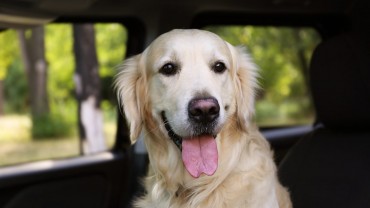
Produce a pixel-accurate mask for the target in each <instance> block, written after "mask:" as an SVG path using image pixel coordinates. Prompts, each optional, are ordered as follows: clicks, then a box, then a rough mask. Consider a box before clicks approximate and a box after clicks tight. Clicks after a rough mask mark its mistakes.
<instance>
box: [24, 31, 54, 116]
mask: <svg viewBox="0 0 370 208" xmlns="http://www.w3.org/2000/svg"><path fill="white" fill-rule="evenodd" d="M18 36H19V42H20V46H21V47H20V48H21V54H22V59H23V63H24V68H25V70H26V73H27V78H28V89H29V92H30V93H29V98H30V103H31V113H32V116H33V117H38V116H44V115H45V114H48V113H49V102H48V93H47V63H46V59H45V40H44V27H36V28H33V29H31V36H30V37H26V31H25V30H20V31H19V32H18Z"/></svg>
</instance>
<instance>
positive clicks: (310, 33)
mask: <svg viewBox="0 0 370 208" xmlns="http://www.w3.org/2000/svg"><path fill="white" fill-rule="evenodd" d="M206 29H207V30H210V31H212V32H215V33H216V34H219V35H220V36H221V37H222V38H223V39H225V40H226V41H228V42H230V43H231V44H233V45H244V46H246V47H247V49H248V50H249V52H250V53H251V56H252V57H253V59H254V60H255V62H256V64H257V65H258V66H259V68H260V70H259V73H260V78H259V84H260V86H261V89H262V90H261V91H260V92H259V93H258V97H257V98H258V100H257V103H256V108H257V121H261V120H264V119H265V118H272V117H286V118H288V117H295V116H299V115H300V116H302V115H303V117H312V115H313V106H312V105H311V102H309V100H308V99H309V94H310V92H309V89H308V87H307V86H308V81H307V79H308V76H307V74H308V63H309V60H310V56H311V54H312V52H313V49H314V48H315V47H316V45H317V44H318V42H319V40H320V38H319V37H318V35H317V33H316V32H315V31H314V30H313V29H309V28H288V27H256V26H213V27H207V28H206ZM302 83H303V84H302Z"/></svg>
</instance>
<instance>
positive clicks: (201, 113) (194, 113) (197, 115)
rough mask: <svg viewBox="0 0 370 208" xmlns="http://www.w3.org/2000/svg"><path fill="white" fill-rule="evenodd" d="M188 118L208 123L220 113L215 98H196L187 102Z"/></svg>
mask: <svg viewBox="0 0 370 208" xmlns="http://www.w3.org/2000/svg"><path fill="white" fill-rule="evenodd" d="M188 112H189V118H190V119H192V120H193V121H196V122H199V123H209V122H212V121H214V120H215V119H216V118H218V116H219V115H220V105H219V104H218V102H217V100H216V99H215V98H197V99H193V100H191V101H190V102H189V106H188Z"/></svg>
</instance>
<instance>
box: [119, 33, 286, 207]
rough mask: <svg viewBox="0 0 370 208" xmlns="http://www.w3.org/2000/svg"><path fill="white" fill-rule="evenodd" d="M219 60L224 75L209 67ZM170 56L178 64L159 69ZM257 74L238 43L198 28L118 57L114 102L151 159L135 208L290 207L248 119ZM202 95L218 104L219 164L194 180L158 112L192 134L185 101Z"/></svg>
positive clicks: (269, 157)
mask: <svg viewBox="0 0 370 208" xmlns="http://www.w3.org/2000/svg"><path fill="white" fill-rule="evenodd" d="M218 60H222V61H223V62H224V63H225V65H226V67H227V71H226V72H225V73H222V74H217V73H215V72H214V71H212V70H211V69H210V65H211V64H212V63H214V62H215V61H218ZM168 62H171V63H172V62H174V63H177V64H178V65H179V68H180V69H179V72H178V73H177V74H176V75H174V76H165V75H163V74H161V73H159V69H160V68H161V66H163V64H165V63H168ZM256 76H257V70H256V67H255V65H254V64H253V62H252V61H251V59H250V58H249V56H248V54H247V53H246V52H245V50H244V49H243V48H238V47H234V46H231V45H230V44H228V43H227V42H225V41H223V40H222V39H220V38H219V37H218V36H217V35H215V34H213V33H210V32H206V31H201V30H174V31H171V32H169V33H166V34H164V35H162V36H160V37H159V38H157V39H156V40H155V41H154V42H153V43H152V44H151V45H150V46H149V47H148V48H147V49H146V50H145V51H144V52H143V53H142V54H139V55H137V56H134V57H132V58H129V59H128V60H126V61H125V62H124V63H123V65H122V67H121V71H120V72H119V74H118V75H117V79H116V87H117V90H118V95H119V100H120V102H121V104H123V108H124V113H125V116H126V118H127V120H128V121H129V123H130V131H131V135H130V137H131V140H132V142H135V141H136V139H137V138H138V136H139V134H140V133H141V132H143V134H144V135H145V136H144V141H145V144H146V147H147V149H148V154H149V159H150V165H149V172H148V175H147V177H146V179H145V189H146V191H147V194H146V195H145V196H144V197H142V198H140V199H138V200H136V201H135V206H136V207H151V208H167V207H171V208H177V207H184V208H185V207H192V208H198V207H199V208H203V207H210V208H218V207H227V208H238V207H248V208H252V207H253V208H274V207H280V208H285V207H291V203H290V198H289V194H288V192H287V191H286V190H285V188H284V187H282V186H281V185H280V184H279V182H278V180H277V176H276V167H275V164H274V162H273V159H272V158H273V155H272V153H271V150H270V146H269V144H268V142H267V141H266V140H265V139H264V138H263V136H262V135H261V134H260V133H259V132H258V130H257V128H256V127H255V126H254V125H253V124H252V123H251V118H252V116H253V113H254V92H255V90H256V88H257V84H256ZM199 93H206V94H208V95H212V96H213V97H215V98H216V99H217V100H218V102H219V104H220V108H221V112H220V118H219V120H220V122H219V125H218V126H217V130H218V134H217V138H216V143H217V148H218V154H219V159H218V164H219V165H218V169H217V171H216V172H215V174H214V175H212V176H207V175H201V176H200V177H199V178H193V177H191V176H190V175H189V173H188V172H187V171H186V169H185V168H184V165H183V162H182V159H181V151H180V150H179V149H178V148H177V147H176V146H175V145H174V143H173V142H172V140H171V139H170V138H169V136H168V134H167V131H166V129H165V128H164V124H163V121H162V120H161V116H160V114H161V112H163V111H164V112H166V116H168V122H169V123H170V124H171V126H172V127H173V130H174V132H176V133H177V134H179V135H180V136H191V135H189V134H191V133H188V131H189V129H190V124H189V123H188V122H187V112H186V106H187V103H188V102H189V100H190V99H192V98H193V97H194V96H195V95H196V94H199Z"/></svg>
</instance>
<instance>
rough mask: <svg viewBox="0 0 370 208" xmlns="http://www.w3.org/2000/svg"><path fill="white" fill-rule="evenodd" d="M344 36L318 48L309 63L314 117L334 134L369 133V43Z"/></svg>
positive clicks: (365, 40) (352, 35)
mask: <svg viewBox="0 0 370 208" xmlns="http://www.w3.org/2000/svg"><path fill="white" fill-rule="evenodd" d="M367 39H368V38H367V37H362V35H360V34H355V33H350V34H344V35H341V36H339V37H336V38H334V39H332V40H329V41H327V42H325V43H323V44H321V45H320V46H319V47H318V48H317V50H316V51H315V53H314V55H313V59H312V62H311V68H310V70H311V71H310V75H311V77H310V78H311V79H310V81H311V90H312V94H313V98H314V103H315V107H316V111H317V115H318V117H319V119H320V121H321V122H322V123H323V124H325V126H326V127H328V128H332V129H337V130H347V131H348V130H351V129H353V130H361V129H362V130H369V129H370V44H369V43H370V42H369V43H368V40H367Z"/></svg>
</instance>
